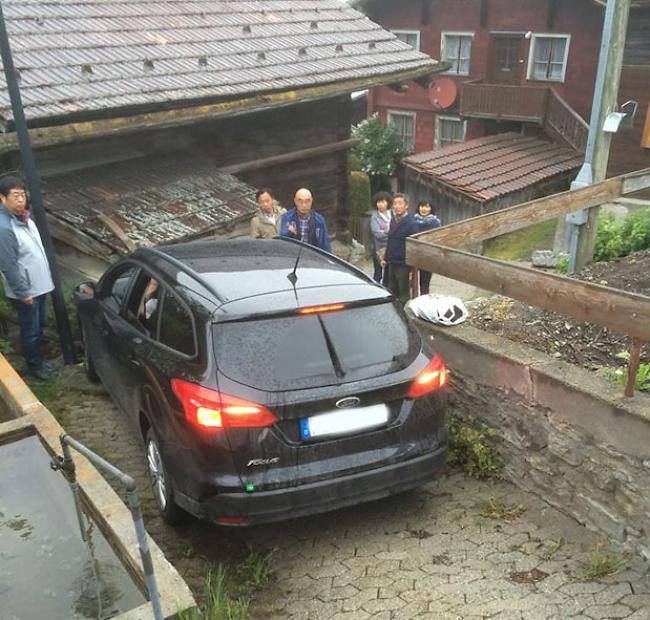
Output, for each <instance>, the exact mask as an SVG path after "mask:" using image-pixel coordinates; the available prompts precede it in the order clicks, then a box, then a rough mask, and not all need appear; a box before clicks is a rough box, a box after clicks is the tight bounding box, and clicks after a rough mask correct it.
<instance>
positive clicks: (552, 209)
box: [416, 169, 650, 248]
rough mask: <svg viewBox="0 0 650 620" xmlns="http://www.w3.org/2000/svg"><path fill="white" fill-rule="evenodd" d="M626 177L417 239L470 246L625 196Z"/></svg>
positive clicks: (421, 234)
mask: <svg viewBox="0 0 650 620" xmlns="http://www.w3.org/2000/svg"><path fill="white" fill-rule="evenodd" d="M647 172H648V173H650V169H649V170H648V171H647ZM624 178H625V175H624V176H623V177H614V178H613V179H607V180H606V181H603V182H602V183H597V184H595V185H590V186H588V187H584V188H582V189H578V190H573V191H568V192H562V193H561V194H554V195H553V196H547V197H545V198H539V199H537V200H533V201H531V202H525V203H523V204H520V205H515V206H514V207H509V208H507V209H501V210H499V211H495V212H493V213H486V214H485V215H480V216H478V217H474V218H472V219H470V220H463V221H462V222H456V223H455V224H449V225H447V226H443V227H442V228H436V229H434V230H431V231H426V232H423V233H419V234H418V235H416V238H417V239H419V240H420V241H428V242H430V243H435V244H438V245H444V246H446V247H453V248H462V247H467V246H469V245H471V244H474V243H478V242H480V241H484V240H485V239H492V238H493V237H498V236H499V235H503V234H505V233H509V232H512V231H514V230H519V229H520V228H525V227H526V226H530V225H532V224H537V223H538V222H544V221H546V220H550V219H553V218H556V217H557V216H559V215H563V214H566V213H571V212H572V211H575V210H577V209H583V208H587V207H596V206H598V205H601V204H603V203H605V202H609V201H611V200H614V199H615V198H618V197H619V196H620V195H621V184H622V182H623V179H624Z"/></svg>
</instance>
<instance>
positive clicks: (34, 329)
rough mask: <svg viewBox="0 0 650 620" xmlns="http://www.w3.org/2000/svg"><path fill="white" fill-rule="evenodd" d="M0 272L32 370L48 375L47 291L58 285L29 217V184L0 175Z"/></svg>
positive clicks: (51, 368) (33, 372)
mask: <svg viewBox="0 0 650 620" xmlns="http://www.w3.org/2000/svg"><path fill="white" fill-rule="evenodd" d="M0 202H1V203H2V205H1V206H0V273H2V278H3V280H4V286H5V294H6V295H7V297H8V298H9V300H10V301H11V303H12V304H13V306H14V308H15V309H16V312H17V313H18V322H19V325H20V341H21V346H22V353H23V356H24V357H25V361H26V362H27V369H28V370H29V373H30V374H31V375H33V376H34V377H37V378H39V379H47V378H48V377H49V375H50V374H51V373H52V371H53V367H52V366H50V364H49V363H48V362H46V361H45V359H44V358H43V353H42V351H41V340H42V338H43V330H44V329H45V324H46V314H45V310H46V299H47V294H48V293H49V292H51V291H52V289H54V284H53V282H52V275H51V273H50V265H49V263H48V261H47V256H46V255H45V250H44V249H43V244H42V242H41V237H40V235H39V233H38V229H37V228H36V226H35V225H34V222H32V220H31V219H30V217H29V209H28V208H27V194H26V192H25V185H24V184H23V183H22V181H20V180H19V179H17V178H16V177H4V178H3V179H0Z"/></svg>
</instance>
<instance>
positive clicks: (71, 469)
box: [52, 433, 164, 620]
mask: <svg viewBox="0 0 650 620" xmlns="http://www.w3.org/2000/svg"><path fill="white" fill-rule="evenodd" d="M60 441H61V448H62V450H63V456H62V457H60V456H57V457H55V458H54V459H53V460H52V469H54V470H59V471H61V473H62V474H63V476H64V477H65V479H66V480H67V481H68V484H69V485H70V489H71V490H72V496H73V498H74V504H75V508H76V510H77V519H78V521H79V529H80V530H81V538H82V539H83V540H84V542H88V540H87V536H86V524H85V519H84V515H83V509H82V506H81V495H80V491H79V483H78V482H77V474H76V467H75V464H74V460H73V458H72V451H71V448H74V449H75V450H76V451H77V452H79V453H80V454H82V455H83V456H85V457H86V458H87V459H88V460H89V461H90V462H91V463H92V464H93V465H95V467H98V468H99V469H101V470H103V471H105V472H106V473H108V474H110V475H111V476H114V477H115V478H117V479H118V480H119V481H120V483H121V484H122V486H123V487H124V488H125V490H126V498H127V505H128V507H129V510H130V511H131V516H132V518H133V525H134V527H135V533H136V536H137V539H138V548H139V550H140V557H141V559H142V569H143V572H144V578H145V583H146V586H147V591H148V593H149V600H150V602H151V608H152V610H153V616H154V618H155V620H164V616H163V612H162V606H161V604H160V593H159V592H158V585H157V583H156V575H155V574H154V569H153V562H152V560H151V551H150V550H149V541H148V538H147V532H146V531H145V529H144V521H143V519H142V509H141V508H140V500H139V498H138V494H137V492H136V484H135V480H133V478H131V476H129V475H128V474H125V473H124V472H122V471H121V470H119V469H118V468H117V467H115V466H114V465H111V464H110V463H109V462H108V461H106V460H104V459H103V458H102V457H101V456H99V455H98V454H95V453H94V452H93V451H92V450H90V449H89V448H87V447H86V446H84V445H83V444H82V443H79V442H78V441H77V440H76V439H73V438H72V437H70V435H68V434H67V433H63V434H62V435H61V437H60Z"/></svg>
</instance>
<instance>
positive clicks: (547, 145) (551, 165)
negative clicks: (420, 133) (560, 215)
mask: <svg viewBox="0 0 650 620" xmlns="http://www.w3.org/2000/svg"><path fill="white" fill-rule="evenodd" d="M582 162H583V157H582V156H581V155H579V154H578V153H576V151H574V150H572V149H570V148H567V147H563V146H559V145H557V144H554V143H552V142H546V141H544V140H539V139H537V138H530V137H527V136H522V135H521V134H517V133H503V134H497V135H495V136H487V137H485V138H477V139H475V140H468V141H467V142H461V143H458V144H453V145H451V146H447V147H445V148H442V149H438V150H435V151H428V152H426V153H419V154H418V155H410V156H409V157H405V158H404V159H403V160H402V163H403V164H404V165H405V166H408V167H409V168H413V169H414V170H417V171H418V172H420V173H422V174H425V175H427V176H429V177H431V178H432V179H434V180H436V181H438V182H440V183H444V184H445V185H447V186H449V187H451V188H452V189H454V190H456V191H459V192H463V193H465V194H468V195H470V196H471V197H472V198H474V199H476V200H480V201H488V200H493V199H495V198H500V197H501V196H504V195H506V194H510V193H511V192H516V191H519V190H522V189H525V188H526V187H529V186H531V185H534V184H536V183H539V182H540V181H543V180H545V179H549V178H551V177H554V176H556V175H558V174H562V173H565V172H569V171H571V170H575V169H577V168H579V167H580V166H581V165H582Z"/></svg>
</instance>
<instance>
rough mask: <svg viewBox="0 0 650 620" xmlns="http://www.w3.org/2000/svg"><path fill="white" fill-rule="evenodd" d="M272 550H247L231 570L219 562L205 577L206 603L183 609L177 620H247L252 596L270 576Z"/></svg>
mask: <svg viewBox="0 0 650 620" xmlns="http://www.w3.org/2000/svg"><path fill="white" fill-rule="evenodd" d="M271 555H272V552H271V551H268V552H260V551H256V550H254V549H249V552H248V556H247V557H246V559H245V560H244V561H243V562H242V563H241V564H240V565H239V566H238V567H237V568H236V569H235V570H234V571H232V572H229V571H228V570H227V569H226V568H225V567H224V566H223V565H222V564H220V565H219V566H217V568H216V569H215V570H214V571H210V572H209V573H208V575H207V577H206V579H205V603H204V604H203V605H202V606H201V609H200V610H199V609H194V610H192V611H189V612H182V613H180V614H179V615H178V618H179V620H246V619H247V618H248V617H249V613H248V611H249V607H250V603H251V597H252V595H253V594H254V593H255V592H256V591H257V590H259V589H261V588H262V587H264V586H265V585H266V584H267V583H268V582H269V580H270V579H271V576H272V570H271Z"/></svg>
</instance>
